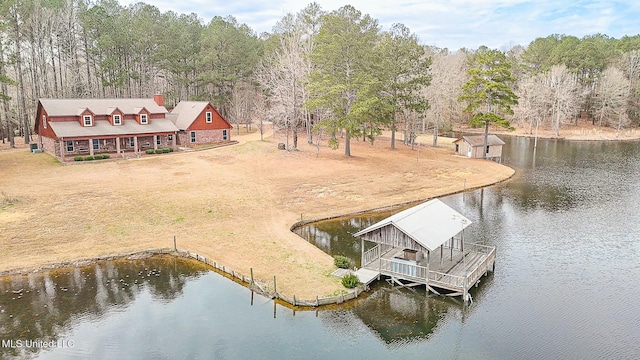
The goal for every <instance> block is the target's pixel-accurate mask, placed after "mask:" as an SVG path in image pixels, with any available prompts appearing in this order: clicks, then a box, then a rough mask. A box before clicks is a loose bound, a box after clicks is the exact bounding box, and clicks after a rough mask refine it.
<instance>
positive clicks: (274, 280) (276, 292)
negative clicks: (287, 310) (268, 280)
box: [273, 275, 278, 298]
mask: <svg viewBox="0 0 640 360" xmlns="http://www.w3.org/2000/svg"><path fill="white" fill-rule="evenodd" d="M273 292H274V293H275V295H276V298H278V288H276V276H275V275H273Z"/></svg>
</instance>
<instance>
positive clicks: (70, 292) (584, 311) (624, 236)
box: [0, 138, 640, 359]
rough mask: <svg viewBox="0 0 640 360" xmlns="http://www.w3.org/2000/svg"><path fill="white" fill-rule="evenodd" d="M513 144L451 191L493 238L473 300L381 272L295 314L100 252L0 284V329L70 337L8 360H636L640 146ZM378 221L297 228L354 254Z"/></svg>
mask: <svg viewBox="0 0 640 360" xmlns="http://www.w3.org/2000/svg"><path fill="white" fill-rule="evenodd" d="M506 141H507V145H506V148H505V154H504V155H505V157H504V162H505V163H506V164H508V165H510V166H512V167H514V168H515V169H516V170H517V174H516V176H515V177H514V178H513V179H512V180H510V181H508V182H505V183H503V184H500V185H497V186H493V187H490V188H486V189H483V190H478V191H473V192H468V193H465V194H459V195H455V196H450V197H446V198H443V199H442V200H443V201H444V202H445V203H447V204H448V205H450V206H451V207H453V208H454V209H456V210H457V211H459V212H461V213H462V214H464V215H465V216H466V217H467V218H469V219H471V220H472V221H473V222H474V224H472V225H471V226H470V227H469V228H467V230H465V238H466V239H467V240H469V241H476V242H485V243H488V244H493V245H496V246H497V248H498V252H497V264H496V272H495V273H494V274H492V275H490V276H488V277H485V278H483V281H482V283H481V285H480V286H479V287H478V288H475V289H473V290H472V295H473V297H474V303H473V305H472V306H470V307H467V308H463V307H462V306H461V305H460V304H459V303H458V302H456V301H455V300H451V299H441V298H438V297H427V296H426V295H425V293H424V290H420V289H418V290H407V289H398V288H392V287H390V286H388V285H386V284H385V283H384V282H382V284H379V285H378V286H377V287H376V288H375V291H372V292H371V295H369V296H368V297H365V298H361V299H358V300H357V301H355V302H351V303H349V304H347V305H346V306H344V307H342V308H337V309H329V310H322V311H319V312H316V311H311V312H303V311H295V312H294V311H293V310H292V309H288V308H286V307H282V306H280V305H277V304H274V302H272V301H271V300H268V299H265V298H262V297H260V296H258V295H255V296H252V294H251V292H250V291H249V290H248V289H246V288H244V287H241V286H239V285H237V284H235V283H233V282H232V281H230V280H228V279H226V278H223V277H221V276H220V275H218V274H216V273H213V272H210V271H207V270H206V269H205V268H203V267H198V266H196V265H194V264H192V263H190V262H186V263H183V262H182V261H181V260H172V259H169V260H168V259H161V260H158V261H160V262H161V263H159V264H156V263H152V262H151V261H156V260H152V259H145V260H136V261H134V262H129V263H126V264H120V263H101V264H96V265H93V266H90V267H87V268H79V269H71V270H59V271H56V272H50V273H47V274H32V275H30V276H29V277H14V278H10V279H5V280H3V281H0V339H2V340H6V339H11V340H25V339H45V340H51V339H53V340H56V341H58V342H59V343H60V344H62V345H68V344H69V343H68V341H69V340H71V341H72V343H73V345H74V346H73V347H68V346H67V347H57V348H55V349H53V350H37V349H24V348H8V347H3V348H0V358H11V357H22V356H37V357H40V358H45V359H49V358H51V359H67V358H138V359H145V358H147V359H162V358H166V359H174V358H202V359H211V358H215V359H238V358H242V359H249V358H250V359H255V358H260V359H265V358H270V359H282V358H309V359H314V358H315V359H325V358H329V357H332V358H351V359H359V358H370V359H389V358H407V359H424V358H436V359H637V358H638V354H640V312H639V311H638V308H639V305H640V289H639V288H638V286H637V283H638V280H640V226H639V223H640V211H639V210H640V209H639V205H638V204H640V186H639V185H640V160H639V159H640V143H637V142H617V143H603V142H580V143H578V142H565V141H560V140H541V141H539V144H538V149H537V150H536V153H535V156H534V154H533V141H532V140H530V139H525V138H507V139H506ZM385 215H386V214H385ZM375 220H376V218H375V217H361V218H355V219H337V220H335V221H331V222H322V223H318V224H315V226H311V227H307V228H305V229H301V230H300V232H301V233H302V234H304V235H305V236H306V237H307V238H308V239H309V241H311V242H313V243H315V244H316V245H317V246H319V247H320V248H322V249H323V250H325V251H327V252H328V253H332V254H343V255H346V256H349V257H352V258H353V259H354V260H356V261H359V256H360V241H354V240H353V238H352V237H351V236H350V233H354V232H356V231H358V230H359V229H361V228H363V227H365V226H367V225H368V224H370V223H371V222H372V221H375ZM145 269H146V270H145ZM149 269H151V270H154V269H158V270H159V274H158V273H151V270H149ZM172 269H173V270H172ZM127 276H128V277H127ZM136 280H137V282H135V281H136ZM20 289H23V290H22V292H20V293H15V291H18V290H20ZM65 289H66V290H65ZM27 290H29V292H27ZM10 315H11V316H10ZM65 341H67V342H66V343H65Z"/></svg>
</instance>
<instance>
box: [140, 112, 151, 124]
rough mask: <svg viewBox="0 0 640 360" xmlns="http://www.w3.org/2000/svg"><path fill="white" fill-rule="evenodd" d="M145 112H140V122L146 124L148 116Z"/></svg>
mask: <svg viewBox="0 0 640 360" xmlns="http://www.w3.org/2000/svg"><path fill="white" fill-rule="evenodd" d="M147 116H148V115H147V114H140V124H148V123H149V118H148V117H147Z"/></svg>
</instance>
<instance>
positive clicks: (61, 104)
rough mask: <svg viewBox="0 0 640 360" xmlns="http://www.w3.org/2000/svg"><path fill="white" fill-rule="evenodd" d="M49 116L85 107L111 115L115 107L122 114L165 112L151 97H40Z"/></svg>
mask: <svg viewBox="0 0 640 360" xmlns="http://www.w3.org/2000/svg"><path fill="white" fill-rule="evenodd" d="M40 104H42V107H43V108H44V110H45V111H46V112H47V115H49V116H69V115H71V116H76V115H78V114H79V113H81V112H83V111H84V110H86V109H89V110H90V111H91V112H92V113H94V114H95V115H111V114H112V113H113V110H114V109H115V108H118V109H120V111H122V112H123V113H124V114H138V113H139V112H140V109H142V108H145V109H147V110H148V111H149V112H150V113H152V114H166V113H167V112H168V111H167V109H166V108H165V107H164V106H160V105H158V104H156V102H155V101H154V100H153V99H116V98H114V99H40Z"/></svg>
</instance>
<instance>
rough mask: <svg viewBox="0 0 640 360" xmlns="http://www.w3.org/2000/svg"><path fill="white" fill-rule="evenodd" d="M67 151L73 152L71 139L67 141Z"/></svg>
mask: <svg viewBox="0 0 640 360" xmlns="http://www.w3.org/2000/svg"><path fill="white" fill-rule="evenodd" d="M66 143H67V144H66V145H67V152H73V141H67V142H66Z"/></svg>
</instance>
